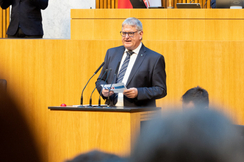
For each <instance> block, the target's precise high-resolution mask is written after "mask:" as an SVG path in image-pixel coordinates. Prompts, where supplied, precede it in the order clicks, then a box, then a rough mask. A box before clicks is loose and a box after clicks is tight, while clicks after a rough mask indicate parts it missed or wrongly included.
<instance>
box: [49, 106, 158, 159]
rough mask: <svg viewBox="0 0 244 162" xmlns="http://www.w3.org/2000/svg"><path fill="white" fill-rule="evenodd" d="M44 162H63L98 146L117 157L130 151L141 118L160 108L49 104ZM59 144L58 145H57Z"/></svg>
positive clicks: (146, 117) (150, 116)
mask: <svg viewBox="0 0 244 162" xmlns="http://www.w3.org/2000/svg"><path fill="white" fill-rule="evenodd" d="M49 109H50V110H51V113H50V115H49V118H50V120H49V141H50V142H49V143H50V145H49V150H51V151H52V152H51V153H50V154H49V159H48V161H50V162H54V161H63V160H64V159H70V158H73V157H74V156H75V155H77V154H80V153H84V152H87V151H90V150H92V149H99V150H102V151H105V152H110V153H115V154H117V155H120V156H127V155H129V154H130V151H131V148H132V145H133V143H134V142H135V137H136V136H137V135H138V133H139V131H140V125H141V124H140V123H141V121H145V120H149V119H151V118H152V115H153V114H154V113H156V112H157V111H158V110H160V109H161V108H124V107H117V108H115V107H114V108H76V107H49ZM57 146H59V147H57Z"/></svg>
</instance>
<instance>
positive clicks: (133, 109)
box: [48, 106, 161, 112]
mask: <svg viewBox="0 0 244 162" xmlns="http://www.w3.org/2000/svg"><path fill="white" fill-rule="evenodd" d="M48 109H50V110H58V111H104V112H105V111H106V112H143V111H157V110H161V107H102V108H96V107H93V108H89V107H86V106H85V107H84V108H80V107H73V106H66V107H63V106H49V107H48Z"/></svg>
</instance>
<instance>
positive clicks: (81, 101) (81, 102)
mask: <svg viewBox="0 0 244 162" xmlns="http://www.w3.org/2000/svg"><path fill="white" fill-rule="evenodd" d="M103 65H104V62H103V63H102V64H101V65H100V66H99V68H98V69H97V70H96V71H95V73H94V74H93V75H92V76H91V77H90V79H89V80H88V81H87V83H86V85H85V87H84V88H83V90H82V92H81V97H80V104H81V105H80V106H78V107H80V108H84V107H85V106H83V92H84V90H85V88H86V86H87V84H88V83H89V81H90V80H91V78H92V77H93V76H94V75H96V74H97V72H98V71H99V70H100V69H101V68H102V67H103Z"/></svg>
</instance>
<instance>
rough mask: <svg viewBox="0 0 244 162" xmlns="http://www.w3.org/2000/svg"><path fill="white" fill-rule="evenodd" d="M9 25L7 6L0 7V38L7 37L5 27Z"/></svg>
mask: <svg viewBox="0 0 244 162" xmlns="http://www.w3.org/2000/svg"><path fill="white" fill-rule="evenodd" d="M8 25H9V8H8V9H6V10H3V9H2V8H1V7H0V38H7V34H6V32H7V29H8Z"/></svg>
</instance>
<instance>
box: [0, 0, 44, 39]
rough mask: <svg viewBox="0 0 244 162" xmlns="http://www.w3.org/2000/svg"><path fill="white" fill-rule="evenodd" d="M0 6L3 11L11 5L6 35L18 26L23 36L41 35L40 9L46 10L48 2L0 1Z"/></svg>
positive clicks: (25, 0)
mask: <svg viewBox="0 0 244 162" xmlns="http://www.w3.org/2000/svg"><path fill="white" fill-rule="evenodd" d="M0 4H1V7H2V8H3V9H6V8H8V7H9V6H10V5H12V10H11V21H10V24H9V27H8V31H7V34H8V35H14V34H15V33H16V32H17V29H18V27H19V26H20V27H21V29H22V31H23V33H24V34H25V35H43V28H42V16H41V9H46V8H47V6H48V0H0Z"/></svg>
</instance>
